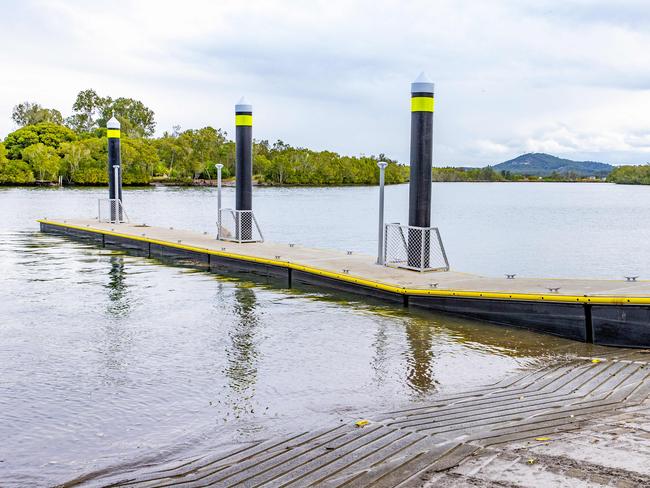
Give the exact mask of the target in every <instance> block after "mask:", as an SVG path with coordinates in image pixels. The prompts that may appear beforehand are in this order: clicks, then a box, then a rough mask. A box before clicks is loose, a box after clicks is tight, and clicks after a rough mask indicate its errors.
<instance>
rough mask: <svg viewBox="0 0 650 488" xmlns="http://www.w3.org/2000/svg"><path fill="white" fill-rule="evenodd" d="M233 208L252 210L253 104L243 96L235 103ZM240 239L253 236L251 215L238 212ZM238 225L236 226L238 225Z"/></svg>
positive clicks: (248, 238)
mask: <svg viewBox="0 0 650 488" xmlns="http://www.w3.org/2000/svg"><path fill="white" fill-rule="evenodd" d="M235 147H236V158H237V166H236V168H235V180H236V188H235V209H236V210H253V106H252V105H251V104H250V103H248V102H247V101H246V99H245V98H244V97H242V98H241V100H239V102H237V104H236V105H235ZM238 218H239V219H240V220H241V224H239V223H238V224H239V225H240V226H241V227H240V228H241V236H239V235H238V236H237V238H239V239H241V240H244V241H246V240H251V239H252V238H253V216H252V214H250V213H247V214H243V216H242V214H238ZM239 225H238V227H239Z"/></svg>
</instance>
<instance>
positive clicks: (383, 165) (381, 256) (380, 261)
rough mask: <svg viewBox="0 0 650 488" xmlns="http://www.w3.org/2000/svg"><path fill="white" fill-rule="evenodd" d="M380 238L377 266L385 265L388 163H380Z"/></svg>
mask: <svg viewBox="0 0 650 488" xmlns="http://www.w3.org/2000/svg"><path fill="white" fill-rule="evenodd" d="M377 166H379V236H378V239H377V241H378V242H377V264H384V172H385V170H386V166H388V163H386V162H385V161H379V162H378V163H377Z"/></svg>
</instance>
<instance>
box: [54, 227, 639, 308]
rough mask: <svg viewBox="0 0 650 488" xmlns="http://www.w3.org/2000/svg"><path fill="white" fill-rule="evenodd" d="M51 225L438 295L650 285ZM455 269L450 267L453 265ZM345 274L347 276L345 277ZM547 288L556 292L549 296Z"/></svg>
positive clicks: (629, 291)
mask: <svg viewBox="0 0 650 488" xmlns="http://www.w3.org/2000/svg"><path fill="white" fill-rule="evenodd" d="M46 222H47V223H51V224H57V223H59V224H68V225H75V226H78V227H83V228H88V229H97V230H100V231H109V232H110V231H112V232H119V233H121V234H126V235H129V236H133V237H136V238H138V237H146V238H150V239H157V240H161V241H166V242H169V243H180V244H183V245H187V246H194V247H198V248H202V249H209V250H213V251H226V252H230V253H236V254H241V255H244V256H253V257H258V258H265V259H271V260H279V261H285V262H290V263H294V264H300V265H303V266H309V267H313V268H318V269H321V270H325V271H330V272H334V273H345V274H349V275H350V276H351V277H356V278H361V279H366V280H371V281H375V282H378V283H382V284H386V285H391V286H396V287H399V288H414V289H424V290H431V289H432V286H434V285H435V287H436V288H437V289H440V290H460V291H476V292H500V293H532V294H544V295H548V294H549V293H556V294H558V295H577V296H587V295H588V296H599V295H607V296H617V297H650V281H636V282H627V281H625V278H624V277H623V276H621V279H620V280H590V279H564V278H519V277H516V278H515V279H510V280H509V279H507V278H505V276H504V277H503V278H488V277H483V276H477V275H472V274H467V273H460V272H456V271H448V272H429V273H418V272H414V271H409V270H404V269H397V268H388V267H385V266H377V265H376V264H375V261H376V257H374V256H368V255H363V254H352V255H347V254H346V252H345V251H335V250H327V249H312V248H306V247H302V246H298V245H296V246H294V247H290V246H289V244H288V243H287V244H279V243H270V242H262V243H246V244H238V243H233V242H223V241H217V240H216V239H215V237H214V236H210V235H205V234H201V233H197V232H191V231H187V230H180V229H175V228H174V229H171V228H162V227H151V226H147V227H142V226H141V225H137V224H126V223H123V224H111V223H101V222H98V221H97V220H73V219H66V220H62V219H59V220H49V219H48V220H46ZM452 265H453V263H452ZM344 270H346V271H344ZM549 288H552V289H555V288H559V290H558V291H557V292H549Z"/></svg>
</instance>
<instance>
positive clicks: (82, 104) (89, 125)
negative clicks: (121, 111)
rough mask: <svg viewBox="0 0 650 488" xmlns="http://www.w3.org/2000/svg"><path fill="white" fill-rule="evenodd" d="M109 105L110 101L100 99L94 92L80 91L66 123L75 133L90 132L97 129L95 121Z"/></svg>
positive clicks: (89, 90) (91, 90)
mask: <svg viewBox="0 0 650 488" xmlns="http://www.w3.org/2000/svg"><path fill="white" fill-rule="evenodd" d="M109 104H110V99H106V98H102V97H100V96H99V95H97V92H95V90H93V89H88V90H82V91H80V92H79V93H78V94H77V98H76V99H75V102H74V104H73V105H72V111H73V113H72V115H71V116H70V117H68V119H67V120H66V123H67V124H68V126H70V127H71V128H72V129H74V130H75V131H76V132H79V133H84V132H86V133H89V132H92V131H93V130H94V129H96V128H99V125H98V124H97V119H98V118H99V117H100V116H101V114H102V111H104V110H106V109H108V105H109Z"/></svg>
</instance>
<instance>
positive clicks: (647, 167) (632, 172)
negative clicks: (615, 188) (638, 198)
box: [607, 164, 650, 185]
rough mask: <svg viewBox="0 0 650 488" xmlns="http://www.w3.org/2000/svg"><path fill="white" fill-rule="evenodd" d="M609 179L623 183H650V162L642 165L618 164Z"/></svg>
mask: <svg viewBox="0 0 650 488" xmlns="http://www.w3.org/2000/svg"><path fill="white" fill-rule="evenodd" d="M607 181H609V182H612V183H619V184H622V185H650V164H644V165H641V166H618V167H616V168H614V170H613V171H612V172H611V173H610V174H609V176H608V177H607Z"/></svg>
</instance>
